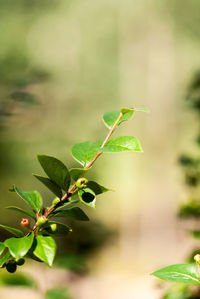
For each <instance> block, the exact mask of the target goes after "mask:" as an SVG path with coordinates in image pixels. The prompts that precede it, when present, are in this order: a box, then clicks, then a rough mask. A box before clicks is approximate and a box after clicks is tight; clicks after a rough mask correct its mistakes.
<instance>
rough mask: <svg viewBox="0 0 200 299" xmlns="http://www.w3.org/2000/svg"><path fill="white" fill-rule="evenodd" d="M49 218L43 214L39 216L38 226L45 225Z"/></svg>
mask: <svg viewBox="0 0 200 299" xmlns="http://www.w3.org/2000/svg"><path fill="white" fill-rule="evenodd" d="M47 221H48V220H47V218H46V217H45V216H41V217H40V218H38V221H37V226H38V227H41V226H43V225H44V224H45V223H46V222H47Z"/></svg>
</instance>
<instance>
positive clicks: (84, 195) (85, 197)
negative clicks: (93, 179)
mask: <svg viewBox="0 0 200 299" xmlns="http://www.w3.org/2000/svg"><path fill="white" fill-rule="evenodd" d="M78 196H79V198H80V200H81V202H82V203H84V204H85V205H87V206H89V207H92V208H95V206H96V197H95V193H94V191H92V190H91V189H89V188H83V189H80V190H79V191H78Z"/></svg>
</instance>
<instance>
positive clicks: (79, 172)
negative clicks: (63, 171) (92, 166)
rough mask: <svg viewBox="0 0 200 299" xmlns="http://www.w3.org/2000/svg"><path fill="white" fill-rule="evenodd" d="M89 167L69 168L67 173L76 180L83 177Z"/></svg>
mask: <svg viewBox="0 0 200 299" xmlns="http://www.w3.org/2000/svg"><path fill="white" fill-rule="evenodd" d="M88 170H89V169H84V168H71V169H70V170H69V173H70V175H71V177H72V179H73V180H74V181H77V180H78V179H79V178H81V177H84V176H85V174H86V173H87V172H88Z"/></svg>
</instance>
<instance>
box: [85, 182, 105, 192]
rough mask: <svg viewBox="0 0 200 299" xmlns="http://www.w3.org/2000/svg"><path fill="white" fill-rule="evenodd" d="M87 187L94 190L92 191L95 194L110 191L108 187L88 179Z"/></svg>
mask: <svg viewBox="0 0 200 299" xmlns="http://www.w3.org/2000/svg"><path fill="white" fill-rule="evenodd" d="M87 187H88V188H90V189H91V190H92V191H94V193H95V194H96V195H98V194H101V193H104V192H107V191H110V189H108V188H106V187H104V186H102V185H99V184H98V183H96V182H94V181H89V182H88V183H87Z"/></svg>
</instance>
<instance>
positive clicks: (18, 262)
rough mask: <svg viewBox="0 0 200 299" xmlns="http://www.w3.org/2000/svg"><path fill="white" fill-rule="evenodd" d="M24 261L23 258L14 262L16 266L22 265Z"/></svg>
mask: <svg viewBox="0 0 200 299" xmlns="http://www.w3.org/2000/svg"><path fill="white" fill-rule="evenodd" d="M24 263H25V260H24V259H19V260H18V261H17V262H16V264H17V265H18V266H22V265H23V264H24Z"/></svg>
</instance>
